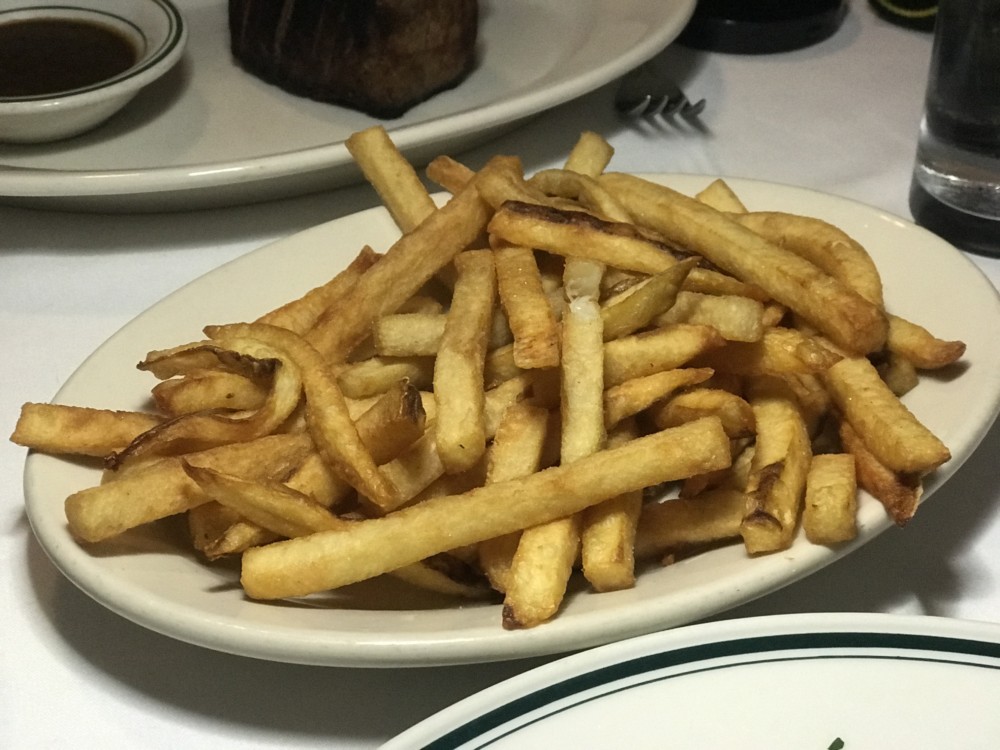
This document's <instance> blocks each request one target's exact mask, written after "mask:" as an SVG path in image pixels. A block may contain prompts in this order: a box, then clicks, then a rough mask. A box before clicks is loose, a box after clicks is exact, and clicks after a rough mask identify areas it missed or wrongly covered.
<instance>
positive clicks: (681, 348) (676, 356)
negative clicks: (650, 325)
mask: <svg viewBox="0 0 1000 750" xmlns="http://www.w3.org/2000/svg"><path fill="white" fill-rule="evenodd" d="M724 343H725V341H724V340H723V338H722V337H721V336H720V335H719V333H718V331H716V330H715V329H714V328H711V327H709V326H696V325H688V324H686V323H679V324H677V325H673V326H669V327H667V328H658V329H655V330H652V331H648V332H643V333H637V334H633V335H632V336H624V337H622V338H620V339H615V340H614V341H608V342H607V343H606V344H605V346H604V382H605V384H606V385H607V386H609V387H610V386H615V385H619V384H621V383H624V382H625V381H626V380H632V379H633V378H639V377H643V376H645V375H652V374H653V373H656V372H662V371H663V370H673V369H675V368H677V367H682V366H683V365H685V364H687V363H688V362H690V361H691V360H693V359H695V358H696V357H697V358H699V360H700V359H702V357H701V356H700V355H703V354H704V353H705V352H707V351H709V350H711V349H714V348H716V347H719V346H722V345H723V344H724ZM707 366H708V367H712V365H707Z"/></svg>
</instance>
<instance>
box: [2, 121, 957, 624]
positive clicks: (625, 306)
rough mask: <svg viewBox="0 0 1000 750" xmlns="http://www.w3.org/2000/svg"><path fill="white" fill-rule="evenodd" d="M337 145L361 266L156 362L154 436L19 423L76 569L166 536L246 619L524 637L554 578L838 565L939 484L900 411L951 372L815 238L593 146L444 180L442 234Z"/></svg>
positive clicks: (550, 594)
mask: <svg viewBox="0 0 1000 750" xmlns="http://www.w3.org/2000/svg"><path fill="white" fill-rule="evenodd" d="M348 146H349V148H350V150H351V153H352V155H353V156H354V158H355V160H356V162H357V163H358V165H359V166H360V167H361V169H362V171H363V172H364V174H365V176H366V177H367V178H368V180H369V182H370V183H371V184H372V185H373V186H374V188H375V189H376V190H377V192H378V194H379V195H380V197H381V199H382V201H383V204H384V205H385V207H386V208H387V209H388V211H389V212H390V214H391V216H392V217H393V219H394V220H395V222H396V223H397V224H398V226H399V229H400V232H401V236H400V238H399V239H398V241H396V242H395V243H394V244H393V245H392V246H391V247H390V248H388V250H387V251H386V252H385V253H384V254H380V253H378V252H375V251H374V250H372V249H371V248H370V247H364V248H362V249H361V250H360V252H359V253H358V255H357V257H356V258H355V259H354V260H353V262H351V263H350V264H349V265H348V266H347V267H346V268H345V269H344V270H343V271H342V272H341V273H339V274H338V275H337V276H336V277H335V278H333V279H331V280H329V281H327V282H325V283H323V284H322V285H321V286H318V287H316V288H315V289H313V290H311V291H309V292H308V293H306V294H305V295H304V296H302V297H301V298H299V299H295V300H293V301H290V302H288V303H287V304H285V305H284V306H283V307H280V308H278V309H276V310H273V311H270V312H267V313H266V314H264V315H262V316H261V317H260V318H259V319H257V320H255V321H253V322H243V323H233V324H227V325H209V326H208V327H206V328H205V329H204V334H205V339H204V340H201V341H196V342H191V343H185V344H182V345H180V346H177V347H175V348H171V349H163V350H157V351H152V352H149V353H148V354H147V355H146V356H145V358H144V359H143V361H142V362H141V363H140V364H139V368H140V369H142V370H145V371H148V372H149V373H151V375H152V376H154V377H155V378H156V379H157V381H158V382H157V384H156V385H155V387H153V388H152V397H153V400H154V402H155V404H156V406H157V411H156V413H132V412H129V413H124V412H115V411H107V410H100V409H95V408H87V407H75V406H64V405H54V404H33V403H32V404H25V405H24V407H23V409H22V413H21V417H20V419H19V421H18V424H17V427H16V429H15V432H14V434H13V436H12V438H11V439H12V440H13V441H14V442H16V443H18V444H20V445H24V446H28V447H30V448H32V449H35V450H38V451H44V452H49V453H53V454H67V455H76V456H92V457H95V458H98V459H101V460H103V465H104V468H105V471H104V474H103V480H102V482H101V484H99V485H98V486H95V487H90V488H86V489H81V490H80V491H79V492H76V493H75V494H73V495H72V496H70V497H69V498H67V500H66V504H65V507H66V517H67V520H68V523H69V528H70V530H71V531H72V533H73V535H74V536H75V537H76V538H78V539H79V540H80V541H81V543H84V544H99V543H100V542H102V541H104V540H108V539H111V538H113V537H115V536H117V535H119V534H122V533H124V532H126V531H128V530H129V529H132V528H134V527H137V526H139V525H142V524H148V523H152V522H156V521H159V520H160V519H164V518H166V517H168V516H175V515H177V514H185V515H186V520H187V526H188V528H189V531H190V538H191V542H192V544H193V545H194V547H195V548H196V549H197V550H198V551H200V552H201V553H202V554H203V555H204V557H205V558H206V559H207V560H209V561H212V560H218V559H220V558H224V557H230V556H237V555H239V556H242V573H241V581H242V584H243V587H244V589H245V591H246V594H247V595H248V596H249V597H251V598H253V599H257V600H271V599H279V598H285V597H299V596H306V595H309V594H312V593H316V592H320V591H325V590H329V589H335V588H337V587H341V586H346V585H349V584H352V583H354V582H357V581H362V580H365V579H370V578H373V577H376V576H381V575H389V576H394V577H396V578H399V579H402V580H404V581H407V582H409V583H411V584H412V585H415V586H419V587H423V588H426V589H429V590H432V591H435V592H444V593H448V594H452V595H454V596H455V597H459V598H461V599H465V598H470V597H495V598H498V599H499V598H500V597H502V598H503V608H502V625H503V627H505V628H508V629H513V628H524V627H531V626H535V625H538V624H540V623H543V622H545V621H546V620H548V619H550V618H552V617H553V616H555V615H556V614H557V613H558V611H559V608H560V606H561V603H562V601H563V599H564V596H565V592H566V589H567V584H568V582H569V581H570V578H571V576H573V575H577V574H579V575H582V577H583V578H584V579H585V580H586V582H587V584H588V585H589V587H590V588H592V589H593V590H594V591H597V592H604V591H612V590H616V589H622V588H627V587H630V586H632V585H634V582H635V579H636V571H637V570H641V569H643V567H644V566H645V567H649V561H653V562H655V561H662V562H663V563H665V564H666V563H669V562H672V561H674V560H676V559H678V558H679V557H681V556H686V555H692V554H697V553H699V552H701V551H704V550H706V549H710V548H713V547H716V546H719V545H721V544H728V543H742V544H743V545H744V546H745V548H746V551H747V553H748V555H751V556H753V555H761V554H766V553H771V552H776V551H779V550H783V549H786V548H787V547H788V546H790V545H791V544H792V543H793V541H794V539H795V538H796V536H797V534H798V533H799V531H800V529H801V530H802V532H803V533H804V534H805V536H806V537H807V538H808V539H809V540H810V541H811V542H813V543H816V544H824V545H836V544H840V543H842V542H845V541H847V540H850V539H851V538H852V537H854V536H855V535H856V533H857V524H856V514H857V503H858V490H859V488H861V489H864V490H867V491H868V492H869V493H871V494H872V495H873V496H874V497H876V498H877V499H878V500H880V501H881V502H882V503H883V504H884V506H885V508H886V510H887V512H888V513H889V514H890V516H891V517H892V518H893V519H894V520H895V521H896V522H897V523H898V524H904V523H905V522H906V521H907V520H908V519H909V518H910V517H911V516H912V514H913V513H914V511H915V509H916V507H917V504H918V501H919V498H920V493H921V482H922V478H923V477H924V476H926V475H927V474H928V473H930V472H932V471H934V470H935V468H937V467H938V466H940V465H941V464H942V463H944V462H945V461H948V460H949V458H950V454H949V451H948V448H947V447H946V446H945V445H944V444H943V443H942V442H941V441H940V440H939V439H938V438H937V437H936V436H935V435H933V434H932V433H931V432H930V431H929V430H928V429H927V428H926V427H925V426H924V425H922V424H921V423H920V422H919V421H918V420H917V418H916V417H915V416H914V415H913V414H912V413H911V412H910V411H909V410H908V409H907V408H906V407H905V406H904V404H903V403H902V402H901V401H900V396H901V395H902V394H904V393H906V392H907V391H908V390H909V389H911V388H913V387H915V386H916V385H917V381H918V377H919V373H920V371H922V370H927V369H937V368H942V367H946V366H948V365H950V364H952V363H954V362H956V361H957V360H958V359H960V358H961V357H962V355H963V353H964V350H965V346H964V344H963V343H961V342H958V341H943V340H940V339H938V338H936V337H935V336H933V335H932V334H931V333H930V332H928V331H927V330H926V329H925V328H922V327H921V326H919V325H916V324H914V323H912V322H909V321H907V320H904V319H903V318H900V317H898V316H896V315H893V314H892V313H891V312H889V311H887V310H886V309H885V305H884V303H883V298H882V282H881V279H880V277H879V274H878V270H877V269H876V268H875V265H874V264H873V262H872V260H871V258H870V256H869V255H868V253H867V252H866V251H865V249H864V248H863V247H861V246H860V245H859V244H858V243H857V242H855V241H854V240H853V239H852V238H850V237H848V236H847V235H845V234H844V233H843V232H842V231H841V230H839V229H837V228H836V227H833V226H831V225H829V224H827V223H824V222H822V221H820V220H818V219H813V218H808V217H803V216H797V215H793V214H789V213H779V212H766V213H761V212H749V211H748V210H747V209H746V208H745V206H744V205H743V203H742V202H741V200H740V198H739V196H737V195H736V194H735V193H734V192H733V191H732V189H731V188H730V187H729V186H728V185H727V184H726V183H725V182H722V181H719V180H716V181H715V182H712V183H711V184H709V185H708V186H707V187H706V188H705V189H704V190H703V191H702V192H701V193H699V194H698V195H696V196H690V197H689V196H685V195H682V194H680V193H677V192H675V191H673V190H671V189H669V188H666V187H663V186H660V185H658V184H655V183H653V182H649V181H646V180H644V179H641V178H639V177H635V176H631V175H627V174H616V173H612V172H608V171H606V168H607V166H608V163H609V161H610V159H611V157H612V149H611V147H610V146H609V145H608V144H607V143H606V142H605V141H604V140H603V139H601V138H600V137H599V136H597V135H595V134H594V133H589V132H587V133H584V134H583V135H582V136H581V137H580V139H579V140H578V141H577V143H576V144H575V146H574V147H573V149H572V151H571V153H570V156H569V159H568V160H567V162H566V164H565V167H564V168H563V169H553V170H545V171H541V172H538V173H537V174H534V175H532V176H530V177H526V176H525V175H524V173H523V169H522V165H521V163H520V162H519V160H518V159H516V158H513V157H505V156H499V157H495V158H493V159H492V160H490V161H489V162H488V163H487V164H486V165H485V166H484V167H483V168H482V169H480V170H478V171H473V170H471V169H469V168H468V167H466V166H465V165H463V164H461V163H459V162H457V161H455V160H453V159H451V158H449V157H439V158H438V159H436V160H434V161H433V162H431V163H430V164H429V165H428V167H427V170H426V175H427V177H428V179H429V180H430V181H431V182H433V183H436V184H438V185H440V186H441V187H442V188H444V190H445V191H446V192H447V193H450V194H451V195H450V197H448V199H447V200H445V201H443V202H442V204H441V205H440V207H439V206H438V205H437V204H436V203H435V202H434V200H433V199H432V198H431V197H430V195H429V193H428V192H427V189H426V188H425V187H424V184H423V182H422V181H421V179H420V177H419V176H418V174H417V172H416V171H415V170H414V168H413V167H412V165H411V164H410V163H408V162H407V160H406V159H405V158H404V157H403V156H402V155H401V154H400V152H399V151H398V150H397V149H396V147H395V146H394V145H393V143H392V142H391V140H390V139H389V137H388V136H387V134H386V132H385V131H384V130H383V129H382V128H380V127H376V128H372V129H369V130H365V131H362V132H359V133H357V134H355V135H354V136H352V137H351V138H350V140H349V141H348ZM578 572H579V573H578Z"/></svg>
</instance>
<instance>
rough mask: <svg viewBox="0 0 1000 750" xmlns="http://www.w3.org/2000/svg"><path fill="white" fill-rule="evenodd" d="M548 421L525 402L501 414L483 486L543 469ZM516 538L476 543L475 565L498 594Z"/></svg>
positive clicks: (504, 585)
mask: <svg viewBox="0 0 1000 750" xmlns="http://www.w3.org/2000/svg"><path fill="white" fill-rule="evenodd" d="M551 421H552V420H551V416H550V413H549V411H548V410H547V409H542V408H540V407H537V406H534V405H532V404H529V403H527V402H520V403H517V404H512V405H511V406H510V408H508V409H507V410H506V411H504V413H503V417H502V418H501V420H500V424H499V425H498V426H497V431H496V436H495V437H494V439H493V444H492V446H491V447H490V450H489V459H488V462H487V468H486V480H485V481H486V484H496V483H497V482H503V481H506V480H508V479H517V478H518V477H523V476H528V475H529V474H533V473H535V472H536V471H539V470H540V469H542V468H544V465H543V464H544V455H545V446H546V439H547V437H548V435H549V433H550V423H551ZM520 538H521V533H520V532H519V531H515V532H513V533H510V534H503V535H501V536H498V537H494V538H492V539H484V540H483V541H482V542H480V543H479V548H478V559H479V565H480V567H481V568H482V569H483V572H484V573H485V574H486V577H487V578H488V579H489V581H490V584H491V585H492V586H493V588H494V589H496V590H497V591H499V592H501V593H503V592H505V591H506V590H507V587H508V585H509V580H510V567H511V561H512V560H513V558H514V553H515V552H516V551H517V546H518V541H519V540H520Z"/></svg>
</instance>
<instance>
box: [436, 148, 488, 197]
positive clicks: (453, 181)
mask: <svg viewBox="0 0 1000 750" xmlns="http://www.w3.org/2000/svg"><path fill="white" fill-rule="evenodd" d="M425 172H426V173H427V178H428V179H429V180H430V181H431V182H436V183H437V184H438V185H440V186H441V187H443V188H444V189H445V190H447V191H448V192H449V193H452V194H454V193H457V192H458V191H460V190H461V189H462V188H464V187H465V186H466V185H467V184H468V183H470V182H471V181H472V178H473V177H475V176H476V173H475V172H474V171H473V170H471V169H469V168H468V167H467V166H465V165H464V164H462V163H461V162H458V161H455V160H454V159H452V158H451V157H450V156H436V157H434V158H433V159H432V160H431V161H430V162H429V163H428V164H427V168H426V170H425Z"/></svg>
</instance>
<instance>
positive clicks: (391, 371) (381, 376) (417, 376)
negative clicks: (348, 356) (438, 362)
mask: <svg viewBox="0 0 1000 750" xmlns="http://www.w3.org/2000/svg"><path fill="white" fill-rule="evenodd" d="M400 380H407V381H409V382H411V383H413V384H414V385H415V386H416V387H418V388H430V387H431V384H432V383H433V382H434V358H433V357H382V356H375V357H371V358H369V359H365V360H362V361H360V362H354V363H352V364H350V365H347V366H346V367H344V368H342V369H341V370H340V372H338V373H337V385H338V386H339V387H340V390H341V392H342V393H343V394H344V396H345V397H347V398H367V397H368V396H377V395H379V394H380V393H385V392H386V391H387V390H389V389H390V388H392V386H394V385H395V384H396V383H398V382H399V381H400Z"/></svg>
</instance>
